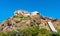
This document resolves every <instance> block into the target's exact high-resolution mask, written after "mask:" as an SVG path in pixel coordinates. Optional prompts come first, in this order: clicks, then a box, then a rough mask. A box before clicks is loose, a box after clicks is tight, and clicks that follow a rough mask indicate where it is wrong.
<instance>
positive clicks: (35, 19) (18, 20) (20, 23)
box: [0, 10, 60, 32]
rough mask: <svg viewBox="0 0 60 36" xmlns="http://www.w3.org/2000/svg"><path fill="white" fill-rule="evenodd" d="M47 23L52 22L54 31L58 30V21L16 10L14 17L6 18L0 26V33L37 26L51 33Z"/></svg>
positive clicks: (59, 24)
mask: <svg viewBox="0 0 60 36" xmlns="http://www.w3.org/2000/svg"><path fill="white" fill-rule="evenodd" d="M48 21H51V22H52V24H53V26H54V27H55V29H56V30H59V29H60V20H59V19H53V18H48V17H43V16H42V15H40V14H39V12H37V11H35V12H31V13H29V12H28V11H24V10H17V11H15V12H14V16H12V17H10V18H8V19H7V20H5V21H3V22H2V23H1V24H0V31H2V32H8V31H12V30H17V29H24V28H29V27H32V26H38V27H39V29H41V28H45V29H47V30H49V31H51V28H50V27H49V25H48Z"/></svg>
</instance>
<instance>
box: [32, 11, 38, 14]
mask: <svg viewBox="0 0 60 36" xmlns="http://www.w3.org/2000/svg"><path fill="white" fill-rule="evenodd" d="M37 14H39V12H37V11H34V12H32V13H31V15H37Z"/></svg>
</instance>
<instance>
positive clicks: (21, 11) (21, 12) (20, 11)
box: [14, 10, 30, 16]
mask: <svg viewBox="0 0 60 36" xmlns="http://www.w3.org/2000/svg"><path fill="white" fill-rule="evenodd" d="M14 14H15V15H18V14H21V15H23V16H29V15H30V13H28V12H27V11H24V10H17V11H15V12H14Z"/></svg>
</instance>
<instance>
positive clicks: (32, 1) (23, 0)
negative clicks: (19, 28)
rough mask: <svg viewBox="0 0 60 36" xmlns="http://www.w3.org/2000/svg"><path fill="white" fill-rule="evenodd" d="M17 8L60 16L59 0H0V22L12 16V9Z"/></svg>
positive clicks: (50, 15)
mask: <svg viewBox="0 0 60 36" xmlns="http://www.w3.org/2000/svg"><path fill="white" fill-rule="evenodd" d="M19 9H22V10H27V11H29V12H31V11H39V12H40V13H41V14H42V15H44V16H48V17H53V18H60V0H0V22H2V21H4V20H6V19H7V18H9V17H11V16H13V13H14V11H15V10H19Z"/></svg>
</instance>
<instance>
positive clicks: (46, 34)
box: [0, 26, 60, 36]
mask: <svg viewBox="0 0 60 36" xmlns="http://www.w3.org/2000/svg"><path fill="white" fill-rule="evenodd" d="M17 31H18V32H17ZM17 31H14V30H13V31H10V32H7V33H3V32H0V36H60V33H59V32H57V33H56V32H51V31H48V30H46V29H44V28H42V29H39V27H38V26H32V27H29V28H25V29H23V30H17Z"/></svg>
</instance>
